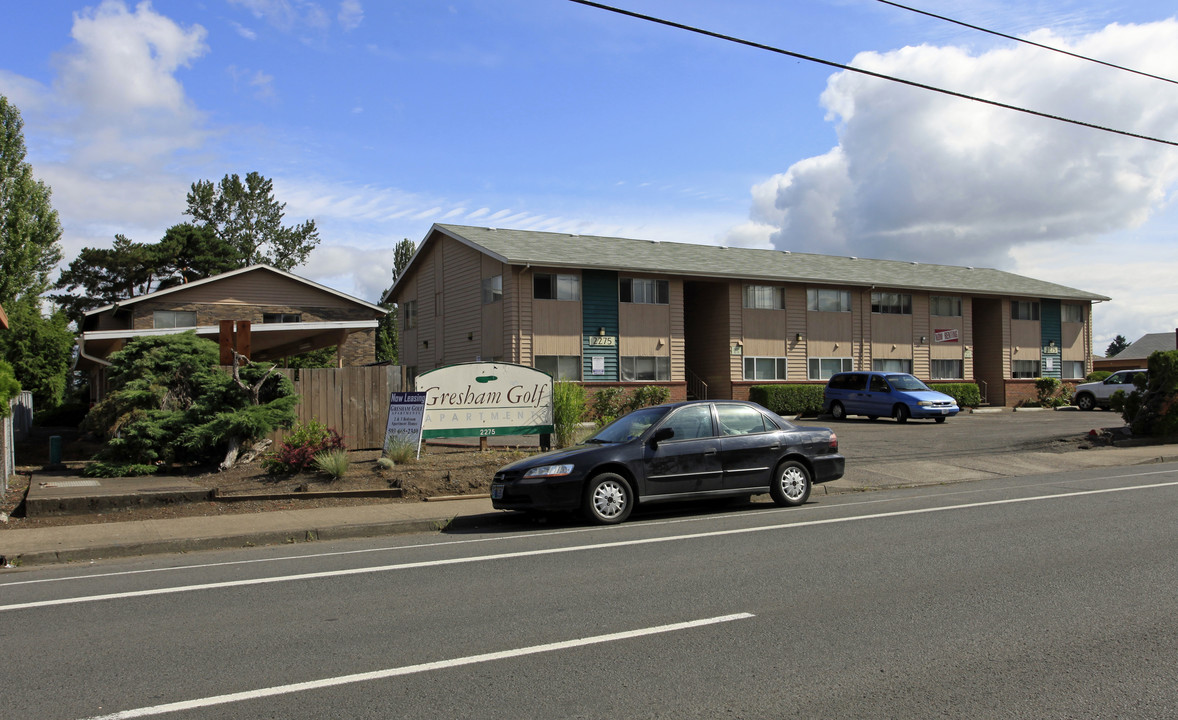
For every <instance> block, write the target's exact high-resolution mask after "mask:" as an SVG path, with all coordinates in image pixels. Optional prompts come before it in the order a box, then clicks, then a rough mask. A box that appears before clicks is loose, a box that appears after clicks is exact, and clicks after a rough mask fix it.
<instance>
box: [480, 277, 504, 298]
mask: <svg viewBox="0 0 1178 720" xmlns="http://www.w3.org/2000/svg"><path fill="white" fill-rule="evenodd" d="M488 297H490V299H489V300H488V299H487V298H488ZM501 300H503V273H500V274H498V275H491V276H489V277H485V278H483V304H484V305H491V304H492V303H497V302H500V301H501Z"/></svg>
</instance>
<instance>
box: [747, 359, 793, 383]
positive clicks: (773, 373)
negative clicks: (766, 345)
mask: <svg viewBox="0 0 1178 720" xmlns="http://www.w3.org/2000/svg"><path fill="white" fill-rule="evenodd" d="M750 365H751V369H752V372H751V373H750V372H749V370H750ZM743 368H744V379H745V380H768V381H772V380H788V379H789V363H788V362H786V359H785V358H783V357H772V356H765V357H758V356H746V357H745V358H744V363H743ZM764 370H768V371H769V373H768V375H763V374H761V373H762V371H764Z"/></svg>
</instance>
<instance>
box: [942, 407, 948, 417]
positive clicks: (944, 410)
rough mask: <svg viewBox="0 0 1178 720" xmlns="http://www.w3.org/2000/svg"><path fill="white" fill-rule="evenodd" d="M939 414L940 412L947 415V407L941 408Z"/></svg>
mask: <svg viewBox="0 0 1178 720" xmlns="http://www.w3.org/2000/svg"><path fill="white" fill-rule="evenodd" d="M941 414H942V415H948V414H949V408H941Z"/></svg>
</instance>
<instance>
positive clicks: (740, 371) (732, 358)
mask: <svg viewBox="0 0 1178 720" xmlns="http://www.w3.org/2000/svg"><path fill="white" fill-rule="evenodd" d="M743 292H744V286H743V284H741V283H738V282H730V283H728V331H729V333H730V334H731V336H730V338H729V340H728V343H729V345H730V346H731V345H733V344H736V343H739V344H740V352H739V353H730V354H729V356H728V393H727V394H726V395H725V397H732V381H736V380H742V379H744V345H743V343H744V313H743V308H742V307H741V305H743V304H744V299H743ZM717 397H719V396H717Z"/></svg>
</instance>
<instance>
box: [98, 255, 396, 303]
mask: <svg viewBox="0 0 1178 720" xmlns="http://www.w3.org/2000/svg"><path fill="white" fill-rule="evenodd" d="M254 272H271V273H274V274H275V275H280V276H283V277H287V278H290V279H291V280H294V281H296V282H300V283H303V284H304V285H307V286H309V287H313V288H316V289H318V290H322V291H323V292H326V293H331V294H332V295H335V296H337V297H339V298H342V299H344V300H347V301H348V302H353V303H356V304H357V305H363V306H365V307H367V308H370V309H372V310H375V311H376V312H378V313H380V314H382V315H383V314H385V313H387V312H388V310H386V309H385V308H382V307H381V306H379V305H373V304H372V303H370V302H367V301H365V300H361V299H360V298H358V297H352V296H351V295H348V294H347V293H342V292H340V291H339V290H332V289H331V288H329V287H327V286H326V285H320V284H319V283H317V282H315V281H313V280H308V279H307V278H303V277H299V276H298V275H294V274H291V273H288V272H286V271H285V270H279V269H278V268H276V267H271V266H270V265H250V266H249V267H244V268H240V269H237V270H230V271H229V272H225V273H221V274H220V275H213V276H212V277H207V278H205V279H203V280H194V281H193V282H190V283H185V284H183V285H173V286H172V287H170V288H166V289H164V290H156V291H155V292H149V293H147V294H146V295H138V296H136V297H133V298H128V299H126V300H120V301H118V302H117V303H113V304H111V305H104V306H103V307H100V308H95V309H93V310H90V311H88V312H87V313H86V315H87V316H89V315H97V314H99V313H103V312H107V311H109V310H114V309H117V308H123V307H127V306H128V305H134V304H135V303H140V302H143V301H145V300H158V299H159V298H161V297H165V296H167V295H170V294H173V293H179V292H185V291H187V290H192V289H193V288H195V287H200V286H201V285H206V284H208V283H214V282H221V281H223V280H227V279H229V278H231V277H235V276H237V275H244V274H246V273H254Z"/></svg>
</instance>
